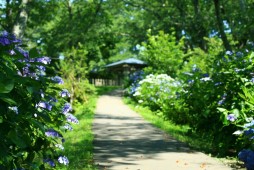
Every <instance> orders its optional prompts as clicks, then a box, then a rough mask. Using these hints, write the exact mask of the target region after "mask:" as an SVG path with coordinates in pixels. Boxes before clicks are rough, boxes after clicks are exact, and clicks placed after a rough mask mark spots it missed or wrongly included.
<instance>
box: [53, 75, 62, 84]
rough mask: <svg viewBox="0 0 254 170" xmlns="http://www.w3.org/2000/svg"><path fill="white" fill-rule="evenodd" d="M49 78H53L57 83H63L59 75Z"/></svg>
mask: <svg viewBox="0 0 254 170" xmlns="http://www.w3.org/2000/svg"><path fill="white" fill-rule="evenodd" d="M51 80H53V81H54V82H55V83H57V84H64V81H63V79H62V78H61V77H59V76H55V77H52V78H51Z"/></svg>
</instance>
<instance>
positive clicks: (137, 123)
mask: <svg viewBox="0 0 254 170" xmlns="http://www.w3.org/2000/svg"><path fill="white" fill-rule="evenodd" d="M93 132H94V136H95V139H94V160H95V164H96V165H98V169H105V170H229V169H230V168H229V167H227V166H225V165H223V164H222V163H221V162H220V161H219V160H216V159H214V158H211V157H209V156H207V155H205V154H203V153H200V152H196V151H193V150H191V149H189V148H188V147H187V145H185V144H184V143H181V142H178V141H176V140H175V139H173V138H172V137H170V136H169V135H167V134H165V133H164V132H163V131H161V130H160V129H158V128H155V127H154V126H153V125H151V124H150V123H148V122H146V121H145V120H144V119H143V118H142V117H140V116H139V115H138V114H137V113H135V112H134V111H132V110H131V109H130V108H129V107H128V106H126V105H125V104H124V103H123V102H122V100H121V97H120V95H119V93H113V94H110V95H103V96H101V97H100V98H99V99H98V103H97V108H96V112H95V118H94V123H93Z"/></svg>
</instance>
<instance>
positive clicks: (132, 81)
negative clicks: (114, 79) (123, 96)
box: [126, 70, 145, 96]
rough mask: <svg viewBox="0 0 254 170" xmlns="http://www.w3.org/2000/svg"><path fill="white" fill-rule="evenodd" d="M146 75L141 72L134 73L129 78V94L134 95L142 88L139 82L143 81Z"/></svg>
mask: <svg viewBox="0 0 254 170" xmlns="http://www.w3.org/2000/svg"><path fill="white" fill-rule="evenodd" d="M144 75H145V73H144V72H143V71H142V70H140V71H136V72H134V73H132V74H131V75H130V77H129V81H128V84H127V85H126V86H127V87H128V89H127V94H128V95H131V96H132V95H133V94H134V93H135V92H136V90H137V88H138V87H139V86H140V84H139V81H141V80H142V79H143V78H144Z"/></svg>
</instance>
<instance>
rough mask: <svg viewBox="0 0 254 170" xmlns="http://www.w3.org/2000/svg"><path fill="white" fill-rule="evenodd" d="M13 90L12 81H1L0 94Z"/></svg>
mask: <svg viewBox="0 0 254 170" xmlns="http://www.w3.org/2000/svg"><path fill="white" fill-rule="evenodd" d="M13 88H14V81H13V80H11V79H3V80H1V82H0V93H9V92H11V91H12V89H13Z"/></svg>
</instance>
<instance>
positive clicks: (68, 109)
mask: <svg viewBox="0 0 254 170" xmlns="http://www.w3.org/2000/svg"><path fill="white" fill-rule="evenodd" d="M71 110H72V108H71V104H70V103H65V104H64V106H63V108H62V113H63V114H67V113H68V112H69V111H71Z"/></svg>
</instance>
